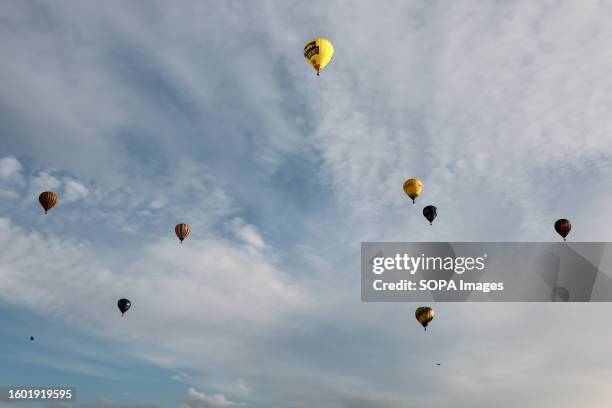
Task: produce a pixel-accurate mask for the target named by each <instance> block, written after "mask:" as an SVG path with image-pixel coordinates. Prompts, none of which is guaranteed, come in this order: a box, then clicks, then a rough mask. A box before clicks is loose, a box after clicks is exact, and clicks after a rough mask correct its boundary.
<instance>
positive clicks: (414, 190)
mask: <svg viewBox="0 0 612 408" xmlns="http://www.w3.org/2000/svg"><path fill="white" fill-rule="evenodd" d="M421 191H423V183H422V182H421V180H419V179H408V180H406V181H405V182H404V193H406V195H407V196H408V197H410V198H412V204H414V200H415V199H416V198H417V197H418V196H419V194H421Z"/></svg>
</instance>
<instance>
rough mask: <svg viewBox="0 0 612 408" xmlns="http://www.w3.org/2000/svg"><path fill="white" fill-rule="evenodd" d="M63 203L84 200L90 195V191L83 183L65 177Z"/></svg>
mask: <svg viewBox="0 0 612 408" xmlns="http://www.w3.org/2000/svg"><path fill="white" fill-rule="evenodd" d="M63 182H64V194H63V197H62V198H63V201H65V202H68V203H69V202H74V201H78V200H81V199H84V198H86V197H87V195H88V194H89V190H88V189H87V187H85V186H84V185H83V184H82V183H81V182H79V181H77V180H75V179H72V178H70V177H64V179H63Z"/></svg>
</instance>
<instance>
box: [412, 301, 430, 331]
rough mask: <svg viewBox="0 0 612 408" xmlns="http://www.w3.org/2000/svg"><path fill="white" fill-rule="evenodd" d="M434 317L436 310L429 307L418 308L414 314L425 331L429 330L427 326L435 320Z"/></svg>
mask: <svg viewBox="0 0 612 408" xmlns="http://www.w3.org/2000/svg"><path fill="white" fill-rule="evenodd" d="M434 315H435V312H434V310H433V309H432V308H431V307H427V306H421V307H417V309H416V311H415V312H414V316H415V317H416V319H417V321H418V322H419V323H421V326H423V328H424V329H425V330H427V325H428V324H429V322H431V321H432V320H433V318H434Z"/></svg>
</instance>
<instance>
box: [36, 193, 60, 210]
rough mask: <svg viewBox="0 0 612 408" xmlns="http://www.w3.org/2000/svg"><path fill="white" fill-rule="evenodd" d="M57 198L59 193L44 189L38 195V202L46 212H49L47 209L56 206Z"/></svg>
mask: <svg viewBox="0 0 612 408" xmlns="http://www.w3.org/2000/svg"><path fill="white" fill-rule="evenodd" d="M57 200H58V198H57V194H55V193H54V192H53V191H44V192H42V193H40V195H39V196H38V202H39V203H40V205H42V208H43V209H44V210H45V214H46V213H47V211H49V210H50V209H52V208H53V207H55V204H57Z"/></svg>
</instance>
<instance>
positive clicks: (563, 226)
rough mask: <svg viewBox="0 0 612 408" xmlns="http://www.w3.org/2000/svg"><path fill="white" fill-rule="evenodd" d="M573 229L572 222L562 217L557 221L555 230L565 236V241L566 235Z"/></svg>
mask: <svg viewBox="0 0 612 408" xmlns="http://www.w3.org/2000/svg"><path fill="white" fill-rule="evenodd" d="M571 230H572V223H571V222H570V221H569V220H566V219H565V218H561V219H560V220H557V222H555V231H557V233H558V234H559V235H561V236H562V237H563V240H564V241H565V237H567V234H569V233H570V231H571Z"/></svg>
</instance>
